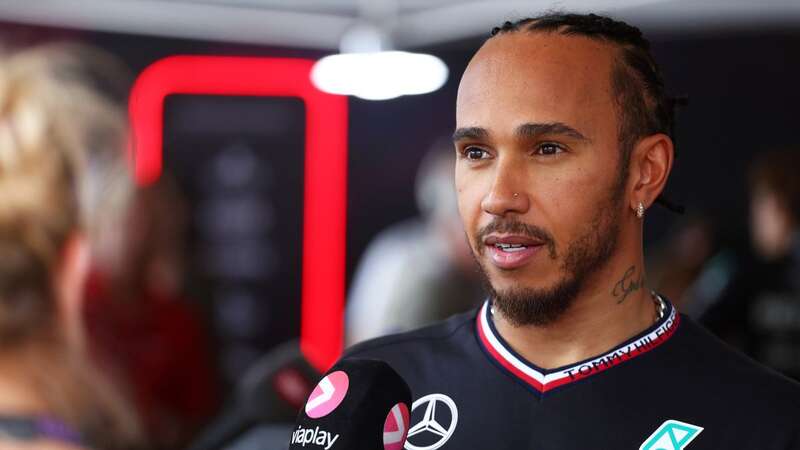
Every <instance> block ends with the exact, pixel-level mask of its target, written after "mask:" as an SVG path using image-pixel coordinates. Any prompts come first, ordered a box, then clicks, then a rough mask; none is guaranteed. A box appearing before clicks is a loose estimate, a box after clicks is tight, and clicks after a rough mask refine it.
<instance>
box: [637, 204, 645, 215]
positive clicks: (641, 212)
mask: <svg viewBox="0 0 800 450" xmlns="http://www.w3.org/2000/svg"><path fill="white" fill-rule="evenodd" d="M636 217H638V218H639V219H644V203H642V202H639V205H638V206H637V207H636Z"/></svg>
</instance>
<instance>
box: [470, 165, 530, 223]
mask: <svg viewBox="0 0 800 450" xmlns="http://www.w3.org/2000/svg"><path fill="white" fill-rule="evenodd" d="M522 170H523V168H522V167H520V163H519V162H515V161H503V162H501V163H500V164H498V166H497V170H496V171H495V174H494V180H493V182H492V184H491V187H490V189H489V191H488V192H487V193H486V195H484V197H483V200H482V201H481V208H482V209H483V210H484V211H485V212H487V213H488V214H491V215H493V216H506V215H508V214H525V213H526V212H527V211H528V208H529V207H530V198H529V196H528V193H527V189H526V186H525V182H524V181H525V177H524V176H523V174H522V173H521V172H522Z"/></svg>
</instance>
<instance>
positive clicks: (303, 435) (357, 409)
mask: <svg viewBox="0 0 800 450" xmlns="http://www.w3.org/2000/svg"><path fill="white" fill-rule="evenodd" d="M410 406H411V389H409V387H408V384H407V383H406V382H405V380H403V378H402V377H401V376H400V375H399V374H398V373H397V372H395V371H394V369H392V368H391V367H390V366H389V365H388V364H386V363H385V362H383V361H378V360H374V359H347V360H343V361H340V362H339V363H338V364H336V365H335V366H333V368H331V369H330V370H329V371H328V373H326V374H325V376H324V377H323V378H322V380H321V381H320V382H319V383H318V384H317V386H316V387H315V388H314V391H313V392H312V393H311V395H310V396H309V397H308V401H307V402H306V404H305V407H303V409H302V410H301V411H300V414H299V415H298V417H297V422H296V423H295V427H294V429H293V430H292V435H291V440H290V446H289V450H300V449H302V450H403V446H404V444H405V442H406V436H407V434H408V425H409V411H410Z"/></svg>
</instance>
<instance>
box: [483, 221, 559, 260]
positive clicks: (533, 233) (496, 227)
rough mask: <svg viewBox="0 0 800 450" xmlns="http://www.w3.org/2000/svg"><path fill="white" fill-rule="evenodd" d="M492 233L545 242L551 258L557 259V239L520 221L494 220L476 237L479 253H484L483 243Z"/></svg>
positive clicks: (538, 228)
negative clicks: (525, 237) (514, 235)
mask: <svg viewBox="0 0 800 450" xmlns="http://www.w3.org/2000/svg"><path fill="white" fill-rule="evenodd" d="M492 233H505V234H516V235H520V236H527V237H529V238H532V239H535V240H537V241H540V242H543V243H544V245H546V246H547V251H548V252H549V254H550V258H552V259H555V258H556V242H555V239H553V235H552V234H550V233H549V232H548V231H547V230H545V229H544V228H541V227H537V226H536V225H531V224H527V223H525V222H520V221H518V220H505V219H494V220H492V221H491V222H490V223H489V224H488V225H486V226H485V227H483V228H481V229H480V230H478V233H477V234H476V235H475V248H476V249H478V252H480V253H483V251H484V245H483V241H484V239H486V236H488V235H490V234H492Z"/></svg>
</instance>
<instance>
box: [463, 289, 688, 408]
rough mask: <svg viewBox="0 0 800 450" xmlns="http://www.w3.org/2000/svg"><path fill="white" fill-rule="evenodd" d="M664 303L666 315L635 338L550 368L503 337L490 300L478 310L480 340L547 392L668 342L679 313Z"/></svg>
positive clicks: (528, 381) (499, 359)
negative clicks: (532, 360)
mask: <svg viewBox="0 0 800 450" xmlns="http://www.w3.org/2000/svg"><path fill="white" fill-rule="evenodd" d="M665 303H666V304H667V311H665V314H664V317H663V318H661V319H660V320H659V321H658V322H656V323H655V324H654V325H653V326H651V327H650V328H648V329H647V330H645V331H643V332H642V333H640V334H639V335H637V336H636V337H634V338H632V339H630V340H628V341H626V342H624V343H622V344H620V345H618V346H617V347H615V348H613V349H612V350H610V351H608V352H606V353H604V354H602V355H599V356H596V357H593V358H590V359H587V360H584V361H581V362H577V363H575V364H571V365H569V366H564V367H559V368H556V369H550V370H546V369H541V368H539V367H536V366H535V365H533V364H531V363H530V362H528V361H526V360H525V359H524V358H522V357H521V356H520V355H518V354H517V353H516V352H515V351H514V350H513V349H512V348H511V347H510V346H509V345H508V343H507V342H506V341H505V340H503V338H502V336H500V334H499V333H498V332H497V329H496V328H495V327H494V323H493V321H492V317H491V305H490V303H489V301H487V302H486V303H484V305H483V307H482V308H481V309H480V311H479V312H478V317H477V324H476V325H477V329H478V337H479V340H480V343H481V345H482V346H483V348H484V350H485V351H486V353H487V354H488V356H489V357H490V358H492V359H493V360H494V361H495V362H496V363H498V364H499V365H500V366H501V367H503V368H504V369H505V370H507V371H509V372H511V374H512V375H514V376H515V377H517V378H519V379H520V380H521V381H523V382H525V383H526V384H528V385H530V386H531V387H533V388H534V389H535V390H536V391H538V392H539V393H544V392H547V391H550V390H552V389H555V388H557V387H561V386H564V385H567V384H569V383H573V382H575V381H579V380H582V379H585V378H587V377H590V376H592V375H595V374H598V373H600V372H603V371H605V370H607V369H610V368H612V367H615V366H617V365H618V364H622V363H624V362H626V361H629V360H631V359H633V358H636V357H638V356H641V355H643V354H645V353H647V352H649V351H650V350H653V349H654V348H656V347H658V346H659V345H661V344H663V343H664V342H666V341H667V340H668V339H669V338H670V337H672V335H673V334H674V333H675V330H676V329H677V328H678V324H679V322H680V314H678V313H677V312H676V310H675V308H674V307H673V306H672V305H671V304H670V303H669V302H667V301H666V300H665Z"/></svg>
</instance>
